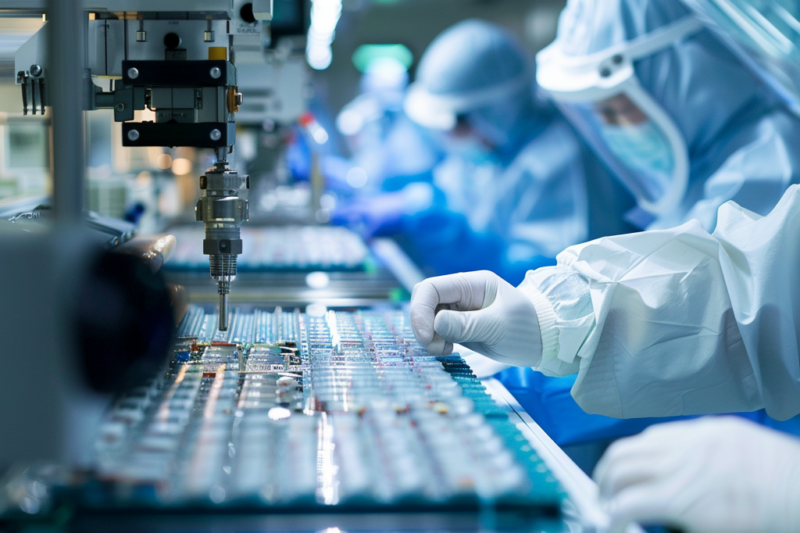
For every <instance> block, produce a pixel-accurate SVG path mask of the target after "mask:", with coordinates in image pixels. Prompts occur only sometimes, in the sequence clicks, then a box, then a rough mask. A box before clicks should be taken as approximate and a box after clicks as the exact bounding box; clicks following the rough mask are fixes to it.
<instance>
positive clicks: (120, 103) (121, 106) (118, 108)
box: [114, 102, 125, 111]
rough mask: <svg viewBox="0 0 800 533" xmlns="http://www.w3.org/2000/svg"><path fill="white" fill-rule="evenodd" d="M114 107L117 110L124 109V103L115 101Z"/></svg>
mask: <svg viewBox="0 0 800 533" xmlns="http://www.w3.org/2000/svg"><path fill="white" fill-rule="evenodd" d="M114 109H116V110H117V111H125V104H123V103H122V102H117V105H115V106H114Z"/></svg>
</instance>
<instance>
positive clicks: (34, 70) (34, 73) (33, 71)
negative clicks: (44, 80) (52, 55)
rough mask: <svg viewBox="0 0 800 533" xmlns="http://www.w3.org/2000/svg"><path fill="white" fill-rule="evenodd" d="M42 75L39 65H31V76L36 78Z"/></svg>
mask: <svg viewBox="0 0 800 533" xmlns="http://www.w3.org/2000/svg"><path fill="white" fill-rule="evenodd" d="M41 75H42V67H41V66H40V65H31V76H33V77H34V78H38V77H39V76H41Z"/></svg>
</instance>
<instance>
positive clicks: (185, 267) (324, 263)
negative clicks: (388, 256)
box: [165, 226, 369, 272]
mask: <svg viewBox="0 0 800 533" xmlns="http://www.w3.org/2000/svg"><path fill="white" fill-rule="evenodd" d="M241 231H242V254H241V255H240V256H239V257H238V269H239V271H240V272H297V271H299V272H309V271H315V270H321V271H345V272H346V271H354V270H355V271H361V270H364V269H365V263H366V261H367V259H368V257H369V250H368V248H367V246H366V244H364V241H363V240H362V239H361V237H359V236H358V235H357V234H355V233H353V232H352V231H350V230H348V229H346V228H342V227H336V226H282V227H262V228H259V227H252V226H246V227H243V228H242V230H241ZM170 233H172V234H173V235H175V238H176V240H177V246H176V248H175V251H174V252H173V254H172V258H171V259H170V261H169V262H168V263H167V264H166V265H165V268H167V269H169V270H176V271H195V270H197V271H206V270H208V256H207V255H203V238H204V236H205V233H204V230H203V227H202V226H185V227H177V228H173V229H172V230H170Z"/></svg>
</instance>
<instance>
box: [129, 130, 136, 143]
mask: <svg viewBox="0 0 800 533" xmlns="http://www.w3.org/2000/svg"><path fill="white" fill-rule="evenodd" d="M128 140H130V141H138V140H139V130H128Z"/></svg>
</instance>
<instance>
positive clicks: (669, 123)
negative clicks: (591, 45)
mask: <svg viewBox="0 0 800 533" xmlns="http://www.w3.org/2000/svg"><path fill="white" fill-rule="evenodd" d="M703 27H704V26H703V24H702V23H701V22H700V21H699V20H697V19H695V18H694V17H686V18H684V19H681V20H679V21H677V22H674V23H672V24H670V25H667V26H664V27H662V28H659V29H657V30H655V31H652V32H650V33H648V34H647V35H642V36H640V37H638V38H636V39H633V40H631V41H627V42H624V43H619V44H618V45H614V46H612V47H610V48H608V49H606V50H603V51H601V52H597V53H595V54H591V55H588V56H571V55H568V54H566V53H564V51H563V50H562V49H561V48H560V46H559V42H558V41H556V42H554V43H553V44H551V45H550V46H548V47H547V48H545V49H544V50H542V51H541V52H540V53H539V54H537V56H536V68H537V72H536V81H537V83H538V84H539V86H540V87H541V88H542V89H543V90H544V91H545V92H547V93H548V94H549V95H550V96H551V97H552V98H553V99H554V100H555V101H556V102H557V103H558V104H559V107H560V108H561V109H562V111H563V112H564V113H565V115H567V117H568V118H569V119H570V120H571V121H572V122H573V124H574V125H575V126H576V127H577V128H578V129H580V130H581V132H582V133H583V134H584V136H585V137H586V139H587V141H588V142H589V143H590V144H591V145H592V146H593V147H594V148H595V150H597V151H598V153H599V154H600V156H601V157H602V158H603V159H604V160H605V161H606V162H607V163H608V164H609V166H610V167H611V169H612V170H613V171H614V172H615V173H616V174H617V175H618V176H619V178H620V179H621V180H622V181H623V183H624V184H625V185H626V186H627V187H628V188H629V189H630V191H631V192H632V193H633V194H634V195H635V196H636V198H637V201H638V203H639V206H640V207H641V208H642V209H644V210H646V211H648V212H650V213H651V214H653V215H656V216H658V215H664V214H667V213H669V212H671V211H672V210H673V209H675V208H676V207H677V206H678V205H680V203H681V201H682V200H683V197H684V195H685V194H686V188H687V185H688V181H689V155H688V150H687V146H686V142H685V140H684V138H683V135H682V134H681V132H680V130H679V129H678V127H677V125H676V124H675V122H674V121H673V120H672V118H671V117H670V116H669V114H667V112H666V111H664V109H663V108H662V107H661V105H659V104H658V102H656V101H655V100H654V99H653V97H652V96H650V94H649V93H648V92H647V91H646V90H645V89H644V88H643V87H642V86H641V84H640V83H639V80H638V79H637V77H636V72H635V70H634V62H635V61H637V60H639V59H642V58H645V57H648V56H650V55H652V54H654V53H655V52H658V51H660V50H662V49H664V48H666V47H668V46H670V45H672V44H673V43H676V42H678V41H680V40H681V39H683V38H685V37H688V36H690V35H692V34H694V33H696V32H698V31H700V30H701V29H703Z"/></svg>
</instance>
